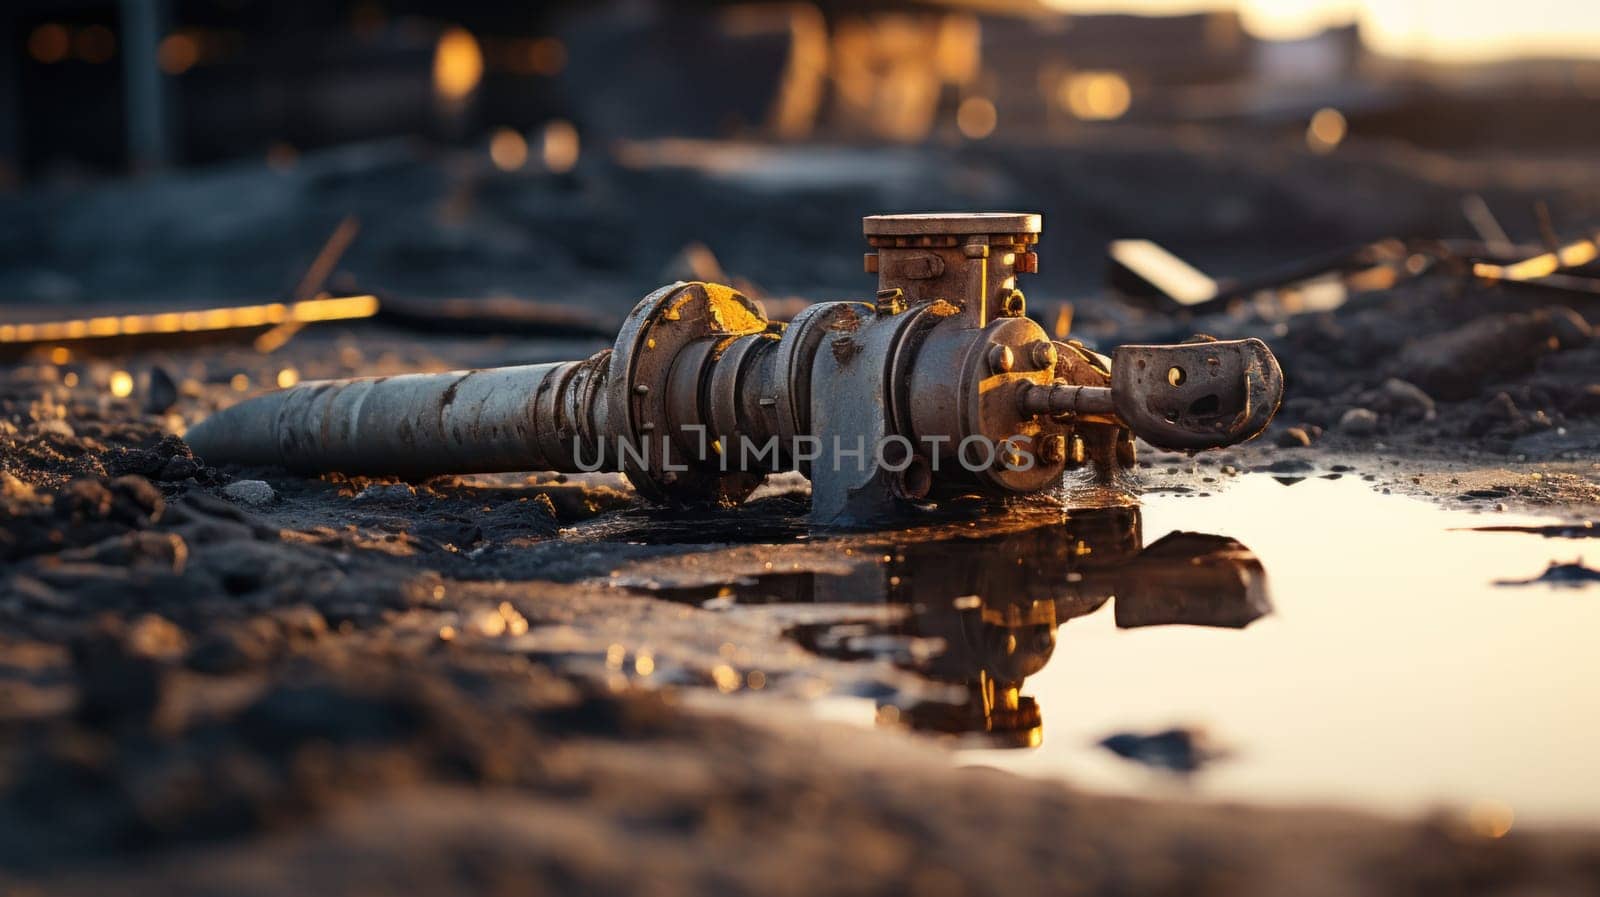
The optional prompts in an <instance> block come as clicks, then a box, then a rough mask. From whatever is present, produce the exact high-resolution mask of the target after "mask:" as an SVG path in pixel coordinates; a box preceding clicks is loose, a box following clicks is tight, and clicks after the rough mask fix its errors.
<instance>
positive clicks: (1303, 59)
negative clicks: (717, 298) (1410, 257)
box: [0, 0, 1600, 182]
mask: <svg viewBox="0 0 1600 897" xmlns="http://www.w3.org/2000/svg"><path fill="white" fill-rule="evenodd" d="M1208 5H1209V6H1211V7H1212V8H1207V6H1208ZM1146 11H1148V12H1154V13H1157V14H1154V15H1139V14H1138V13H1140V12H1146ZM1562 53H1566V54H1567V58H1562V57H1561V55H1559V54H1562ZM1524 54H1537V57H1538V58H1528V57H1525V56H1524ZM1596 55H1600V13H1597V12H1595V11H1593V10H1592V9H1591V10H1585V9H1584V8H1583V5H1582V4H1570V5H1569V4H1557V3H1552V2H1549V0H1543V2H1535V3H1533V4H1531V5H1530V4H1487V3H1476V2H1469V3H1451V4H1441V3H1437V2H1431V0H1408V2H1392V3H1383V4H1375V3H1374V4H1366V5H1365V6H1363V5H1362V4H1352V3H1350V2H1340V0H1311V2H1307V0H1300V2H1291V3H1277V4H1267V3H1256V4H1254V5H1251V4H1247V5H1246V6H1245V7H1244V8H1242V9H1241V8H1238V7H1234V6H1231V5H1229V4H1227V3H1225V2H1223V0H1217V2H1216V3H1215V4H1214V5H1212V4H1205V3H1199V2H1172V0H1146V2H1139V0H1122V2H1115V0H1113V2H1106V0H1100V2H1088V3H1076V2H1072V0H1048V2H1047V0H965V2H958V0H945V2H926V3H904V2H900V3H895V2H871V0H867V2H843V0H827V2H821V3H783V2H755V3H750V2H720V3H719V2H684V0H617V2H611V3H601V4H595V3H576V2H574V3H531V4H508V3H498V2H472V0H467V2H452V3H437V2H429V0H332V2H324V3H306V2H290V3H279V2H266V0H12V2H10V3H8V4H6V9H5V10H4V11H3V12H0V170H3V171H4V173H5V175H4V176H5V178H6V179H7V180H9V181H11V182H16V181H18V180H31V179H37V178H41V177H48V176H51V175H61V174H66V173H74V172H94V173H107V172H119V171H127V170H142V169H146V168H150V167H154V166H162V165H192V164H203V163H208V162H214V161H217V160H223V159H236V158H242V157H250V156H256V157H263V156H264V157H266V158H268V159H270V160H273V161H274V162H276V163H278V164H286V163H287V162H288V161H289V160H292V159H293V158H294V156H295V154H297V153H299V152H302V151H305V150H308V149H314V148H317V147H323V146H328V145H332V144H338V143H343V142H348V141H352V140H367V139H373V138H379V137H385V136H394V135H419V134H420V135H426V136H430V137H434V138H437V139H441V140H445V141H463V140H469V139H473V138H477V137H482V136H484V135H493V137H494V140H495V143H494V150H495V154H494V157H495V160H496V162H497V163H500V164H502V165H503V167H519V166H520V165H521V164H522V163H524V162H525V161H526V160H527V158H528V153H529V152H530V149H529V144H530V143H531V144H532V153H533V156H534V157H535V159H536V160H538V159H540V158H542V160H543V161H544V163H545V164H547V165H550V166H552V167H558V168H559V167H563V166H564V165H568V164H570V158H571V157H572V156H573V151H574V143H575V141H574V136H575V132H574V131H573V130H572V129H573V128H576V129H578V131H581V132H582V133H584V134H592V135H593V136H594V137H595V138H597V139H602V140H605V139H616V138H641V137H659V136H678V137H759V138H769V139H777V140H800V139H807V138H817V137H825V138H837V139H846V140H882V141H892V142H918V141H925V140H956V139H967V140H982V139H989V138H999V139H1009V140H1028V139H1038V138H1040V137H1047V136H1050V135H1060V134H1063V133H1067V132H1070V131H1072V130H1074V129H1079V128H1083V127H1092V126H1095V125H1098V124H1102V123H1107V122H1122V123H1135V124H1164V125H1174V124H1182V125H1195V126H1204V125H1228V126H1230V127H1241V126H1247V127H1253V128H1262V129H1268V130H1297V131H1303V132H1304V134H1305V138H1306V140H1307V141H1308V142H1309V143H1310V144H1311V145H1312V146H1313V147H1314V148H1320V149H1331V148H1332V147H1334V146H1336V145H1337V144H1338V143H1339V142H1340V141H1341V140H1342V139H1343V137H1344V136H1345V134H1346V133H1347V132H1348V131H1349V130H1352V129H1353V130H1355V131H1358V132H1360V133H1362V134H1366V135H1373V136H1389V137H1394V138H1398V139H1402V140H1407V141H1411V142H1415V143H1419V144H1424V145H1451V146H1459V145H1464V144H1470V145H1481V146H1495V145H1504V144H1513V145H1523V144H1527V143H1530V142H1537V143H1541V144H1552V143H1557V144H1567V145H1586V144H1588V143H1590V142H1592V141H1593V139H1594V138H1595V136H1596V132H1597V130H1600V117H1596V116H1595V115H1593V114H1592V111H1593V103H1594V102H1595V101H1596V99H1597V98H1600V59H1595V58H1588V57H1593V56H1596Z"/></svg>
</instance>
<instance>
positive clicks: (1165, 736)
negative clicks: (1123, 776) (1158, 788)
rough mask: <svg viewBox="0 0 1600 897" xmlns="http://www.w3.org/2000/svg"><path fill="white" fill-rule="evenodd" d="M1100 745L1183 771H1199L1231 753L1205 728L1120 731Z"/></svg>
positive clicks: (1148, 763) (1159, 766)
mask: <svg viewBox="0 0 1600 897" xmlns="http://www.w3.org/2000/svg"><path fill="white" fill-rule="evenodd" d="M1100 746H1101V747H1103V748H1105V749H1106V750H1108V751H1110V752H1111V753H1113V754H1116V755H1117V756H1118V757H1122V758H1123V759H1125V760H1132V761H1134V762H1135V763H1143V764H1144V765H1146V766H1152V767H1155V768H1156V769H1161V770H1166V771H1167V772H1175V773H1182V774H1188V773H1192V772H1196V771H1198V770H1199V769H1200V768H1201V767H1203V766H1205V765H1206V764H1208V763H1211V762H1214V761H1216V760H1220V759H1222V758H1224V757H1226V756H1228V752H1227V751H1225V750H1222V749H1220V748H1218V747H1216V746H1215V745H1213V744H1212V743H1211V739H1210V738H1209V737H1207V735H1206V733H1205V731H1204V730H1202V729H1192V728H1172V729H1167V730H1165V731H1161V732H1152V733H1150V734H1140V733H1134V732H1119V733H1117V734H1115V735H1111V736H1109V737H1107V738H1103V739H1101V740H1100Z"/></svg>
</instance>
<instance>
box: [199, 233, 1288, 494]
mask: <svg viewBox="0 0 1600 897" xmlns="http://www.w3.org/2000/svg"><path fill="white" fill-rule="evenodd" d="M1039 227H1040V221H1039V217H1038V216H1037V215H1032V214H1027V213H1020V214H1019V213H986V214H978V215H966V214H937V215H881V216H872V217H869V218H867V219H866V220H865V221H864V223H863V230H864V232H865V234H866V236H867V239H868V243H869V245H871V247H872V248H873V249H874V250H875V251H874V252H873V253H871V254H870V255H868V256H867V268H868V270H869V271H874V272H876V273H877V274H878V275H879V281H878V291H877V294H876V296H875V297H874V300H873V301H871V302H859V301H844V302H824V303H818V304H816V305H813V306H811V307H810V308H807V309H806V310H805V311H803V312H801V313H800V314H799V315H797V316H796V317H795V318H794V320H793V321H792V322H790V323H788V324H786V325H785V324H781V323H775V322H772V321H770V320H769V319H768V318H767V316H766V314H765V313H764V312H763V311H762V309H761V307H760V306H759V305H758V304H757V303H755V302H753V301H751V300H750V299H749V298H747V297H745V296H743V295H741V294H740V293H739V292H738V291H736V290H733V289H732V288H730V287H726V286H721V285H718V284H709V283H675V284H670V285H668V286H665V287H662V288H661V289H659V290H656V291H655V292H653V293H651V294H650V295H648V296H646V297H644V298H643V299H642V300H640V302H639V303H638V305H636V306H635V307H634V309H633V311H632V313H630V314H629V315H628V318H627V319H626V320H625V321H624V322H623V325H622V328H621V330H620V332H619V333H618V335H617V339H616V342H615V343H614V344H613V346H612V348H611V349H610V350H608V351H605V352H601V353H598V354H596V355H594V356H592V357H590V358H588V359H586V360H583V361H574V362H565V363H558V364H538V365H524V366H518V367H507V368H497V369H491V370H479V371H462V372H456V373H450V374H418V375H410V376H402V377H380V378H371V379H359V380H341V381H330V382H320V383H318V382H314V383H304V384H301V385H299V386H297V387H294V388H292V389H289V390H286V391H284V392H281V393H277V394H275V395H270V396H263V397H260V398H257V399H252V400H250V401H247V402H244V403H241V404H240V405H238V406H235V407H234V408H230V409H227V410H225V411H222V412H219V413H218V414H216V415H214V416H213V417H212V418H211V419H209V420H207V421H204V422H202V423H201V424H199V425H198V426H196V427H195V428H194V429H193V430H191V431H190V432H189V441H190V443H191V444H192V445H193V446H194V448H195V450H196V451H197V452H199V453H200V454H201V455H202V456H204V457H205V458H207V459H208V460H210V461H213V462H219V463H234V464H253V465H263V466H264V465H275V466H282V467H286V468H289V469H291V470H297V471H304V472H327V471H345V472H349V473H366V474H391V475H399V476H403V477H408V478H412V479H421V478H425V477H429V476H436V475H441V474H456V473H491V472H511V471H531V470H555V471H565V472H579V471H594V470H609V471H621V472H622V473H624V474H626V475H627V477H628V479H629V480H630V481H631V482H632V483H633V485H634V487H635V488H637V489H638V490H639V492H640V493H641V494H642V495H644V496H645V497H647V498H650V499H653V500H657V501H663V502H668V503H691V502H693V503H700V502H711V503H718V504H736V503H738V502H740V501H743V500H744V499H745V498H746V497H747V496H749V494H750V493H751V492H752V491H753V490H754V489H755V488H756V487H757V486H758V485H760V483H761V482H762V479H763V478H764V477H765V476H766V474H767V473H769V472H772V471H777V470H791V469H797V470H799V471H800V472H801V473H803V474H805V475H806V476H808V477H810V479H811V481H812V506H811V507H812V519H813V520H814V521H815V522H818V523H822V524H827V525H863V524H872V523H876V522H879V521H881V520H884V519H888V518H891V517H893V516H894V515H895V514H897V513H899V512H901V511H903V510H904V507H905V505H906V503H911V502H922V501H929V500H935V501H936V500H938V499H940V498H941V497H945V496H953V495H962V494H969V493H971V492H973V491H983V492H987V493H990V494H999V495H1003V494H1007V493H1028V492H1037V491H1040V490H1045V489H1049V488H1050V487H1051V486H1052V485H1053V484H1055V483H1058V482H1059V481H1060V478H1061V474H1062V473H1063V472H1064V471H1066V470H1071V469H1076V468H1078V467H1081V466H1084V465H1086V464H1092V465H1093V466H1094V467H1095V469H1096V471H1097V473H1099V474H1100V476H1101V477H1102V478H1103V479H1109V478H1110V476H1111V474H1112V473H1113V472H1114V471H1115V470H1116V469H1117V468H1118V467H1122V466H1127V465H1129V464H1131V463H1133V441H1132V435H1137V436H1141V437H1144V438H1145V439H1147V440H1149V441H1150V442H1152V443H1154V444H1156V445H1160V446H1164V447H1179V448H1184V449H1190V450H1193V449H1200V448H1209V447H1215V446H1219V445H1226V444H1230V443H1233V442H1238V441H1241V440H1243V439H1248V438H1250V437H1252V436H1255V435H1256V434H1258V433H1259V432H1261V429H1262V428H1263V427H1265V426H1266V423H1267V421H1268V420H1270V419H1271V416H1272V412H1273V411H1275V410H1276V408H1277V405H1278V400H1279V398H1280V397H1281V394H1282V390H1283V383H1282V374H1281V372H1280V371H1279V370H1278V367H1277V362H1276V361H1275V360H1274V359H1273V358H1272V354H1271V352H1270V351H1268V350H1267V348H1266V347H1265V346H1264V345H1262V344H1261V343H1260V342H1259V341H1255V340H1241V341H1236V342H1232V343H1225V342H1215V341H1211V342H1206V343H1199V344H1186V345H1181V346H1134V347H1124V348H1123V349H1119V350H1118V351H1117V354H1116V356H1115V358H1114V359H1111V360H1109V361H1108V360H1107V359H1106V358H1105V357H1104V356H1101V355H1098V354H1097V353H1094V352H1091V351H1089V350H1088V349H1087V348H1086V347H1083V346H1082V345H1081V344H1078V343H1073V342H1066V343H1057V342H1054V341H1052V340H1051V339H1050V336H1049V335H1048V334H1047V333H1046V332H1045V331H1044V329H1043V328H1041V327H1040V326H1039V325H1038V324H1037V323H1036V322H1034V321H1033V320H1031V319H1030V318H1028V317H1027V314H1026V300H1025V299H1024V298H1023V295H1022V292H1021V291H1020V290H1019V289H1017V287H1016V278H1017V275H1018V274H1024V273H1031V272H1033V271H1034V270H1035V269H1036V268H1037V265H1038V260H1037V257H1036V256H1035V254H1034V252H1033V250H1032V247H1033V246H1034V245H1035V244H1036V243H1037V241H1038V234H1039ZM1130 434H1132V435H1130Z"/></svg>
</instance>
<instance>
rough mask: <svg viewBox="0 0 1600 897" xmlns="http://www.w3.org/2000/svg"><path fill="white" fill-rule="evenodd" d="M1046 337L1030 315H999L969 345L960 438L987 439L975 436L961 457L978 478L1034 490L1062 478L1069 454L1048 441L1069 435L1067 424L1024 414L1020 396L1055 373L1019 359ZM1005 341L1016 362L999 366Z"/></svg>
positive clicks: (1013, 489) (1013, 488)
mask: <svg viewBox="0 0 1600 897" xmlns="http://www.w3.org/2000/svg"><path fill="white" fill-rule="evenodd" d="M1048 338H1049V337H1047V336H1046V335H1045V332H1044V330H1043V329H1041V328H1040V327H1039V325H1038V324H1035V323H1034V322H1033V321H1032V320H1030V319H1028V318H996V319H995V320H994V321H992V322H990V324H989V326H987V327H985V328H984V331H983V338H982V339H976V340H973V341H972V346H971V348H970V349H968V351H967V355H966V359H965V361H964V363H963V365H962V371H961V388H960V390H959V392H958V393H957V394H958V395H959V396H960V421H961V425H962V430H963V435H962V439H963V441H965V440H967V439H970V438H971V437H974V436H981V437H983V439H981V440H972V442H971V443H970V445H969V447H968V449H967V450H966V451H964V452H962V454H961V461H962V463H963V466H965V467H967V468H969V469H972V470H973V474H974V476H976V477H977V478H978V480H979V482H982V483H985V484H988V485H992V486H997V487H999V488H1001V489H1005V490H1007V491H1010V492H1034V491H1038V490H1040V489H1044V488H1047V487H1049V486H1050V485H1051V484H1052V483H1053V482H1055V481H1057V480H1059V479H1060V478H1061V475H1062V473H1063V471H1064V470H1065V467H1066V465H1065V463H1064V462H1065V458H1063V457H1061V456H1060V455H1059V454H1057V453H1056V452H1054V451H1052V450H1050V449H1049V448H1048V446H1049V445H1050V443H1051V440H1052V438H1053V437H1056V436H1064V435H1066V433H1067V428H1066V427H1065V426H1064V425H1062V424H1061V423H1059V422H1056V421H1052V420H1049V419H1048V418H1044V417H1034V416H1027V415H1025V414H1024V413H1023V412H1022V409H1021V407H1020V403H1019V401H1018V399H1019V397H1020V395H1021V392H1022V391H1023V390H1027V389H1033V388H1036V387H1048V386H1049V385H1050V384H1051V382H1052V381H1053V380H1054V379H1055V369H1054V368H1053V367H1038V368H1036V366H1034V365H1032V364H1023V363H1021V359H1025V358H1027V357H1028V355H1027V349H1028V347H1029V346H1030V345H1031V344H1032V343H1034V342H1036V341H1038V340H1042V339H1048ZM1002 347H1004V348H1009V349H1011V352H1010V353H1009V356H1010V357H1011V358H1013V359H1015V360H1017V363H1016V364H1015V366H1014V367H1010V368H1008V369H1005V370H1001V369H997V368H996V366H995V365H994V363H993V359H992V357H991V356H992V355H1004V354H1007V353H1004V352H1001V351H997V350H999V349H1001V348H1002ZM1002 367H1004V366H1002ZM1008 455H1009V456H1010V457H1009V458H1008ZM986 461H992V463H985V462H986Z"/></svg>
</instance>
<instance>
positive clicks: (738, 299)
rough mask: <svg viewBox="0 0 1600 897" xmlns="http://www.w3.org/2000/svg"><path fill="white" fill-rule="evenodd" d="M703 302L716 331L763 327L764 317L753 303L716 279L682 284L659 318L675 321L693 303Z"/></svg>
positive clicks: (725, 331)
mask: <svg viewBox="0 0 1600 897" xmlns="http://www.w3.org/2000/svg"><path fill="white" fill-rule="evenodd" d="M700 302H703V303H704V305H705V310H704V317H705V320H707V321H709V322H710V324H711V329H712V330H713V331H715V332H717V333H734V334H741V333H757V332H760V331H762V330H765V329H767V319H766V318H765V317H763V316H762V315H761V314H760V312H758V311H756V308H755V305H754V304H753V303H751V301H750V300H749V299H747V298H745V297H744V294H742V293H740V292H739V291H737V290H735V289H734V288H733V287H729V286H724V285H722V284H720V283H695V284H689V285H688V286H685V287H684V288H683V289H681V290H679V291H678V294H677V295H676V296H674V297H673V298H672V302H671V303H670V304H668V305H667V306H666V307H665V308H663V309H662V310H661V320H663V321H679V320H682V319H683V316H684V314H685V313H691V312H692V309H693V306H694V305H695V304H696V303H700Z"/></svg>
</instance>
